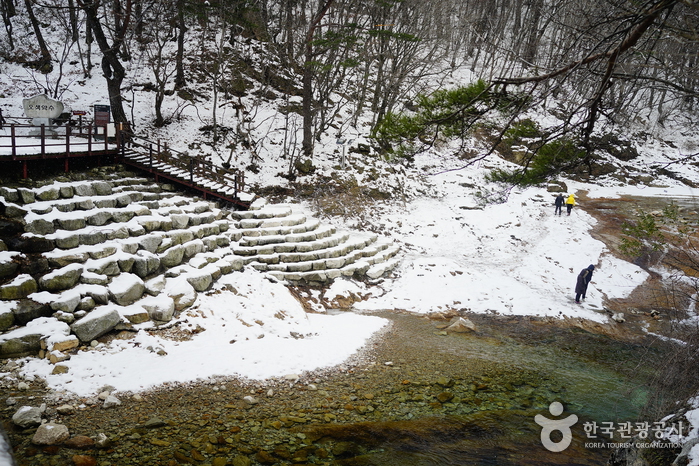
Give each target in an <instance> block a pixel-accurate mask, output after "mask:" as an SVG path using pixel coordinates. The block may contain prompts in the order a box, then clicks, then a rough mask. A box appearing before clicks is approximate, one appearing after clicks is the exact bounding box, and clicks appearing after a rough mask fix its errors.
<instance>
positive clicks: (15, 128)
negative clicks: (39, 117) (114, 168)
mask: <svg viewBox="0 0 699 466" xmlns="http://www.w3.org/2000/svg"><path fill="white" fill-rule="evenodd" d="M107 128H108V127H107V125H94V124H91V123H90V124H87V125H77V126H76V125H63V126H47V125H31V124H16V123H11V124H9V125H5V126H4V127H3V130H2V131H0V149H2V148H9V149H10V154H5V155H10V156H11V157H12V158H13V159H14V158H15V157H17V156H18V155H23V156H25V157H31V156H37V157H42V158H43V157H46V156H47V155H50V154H51V153H62V152H65V153H66V154H69V153H70V152H71V150H75V149H76V147H80V146H87V150H86V152H88V153H89V154H91V153H92V152H93V150H94V151H98V150H99V151H103V150H104V151H108V150H109V144H110V142H109V137H107V131H108V129H107ZM7 129H9V134H7ZM74 129H77V130H78V131H77V132H75V131H74ZM100 130H101V134H100ZM32 131H34V132H35V134H31V133H32ZM59 131H60V134H58V133H59ZM25 133H26V134H25ZM96 136H100V137H103V138H104V140H103V141H101V140H99V141H98V140H97V139H96ZM74 137H78V138H85V141H84V142H81V141H80V140H78V141H76V140H75V139H72V138H74ZM7 139H9V144H4V141H5V140H7ZM24 139H28V141H25V140H24ZM35 139H36V141H35ZM118 139H119V138H117V143H118ZM32 147H34V148H38V149H39V150H38V153H37V152H33V153H32V154H18V149H23V148H32ZM52 147H57V148H59V149H58V151H47V148H52ZM19 152H21V150H20V151H19ZM2 156H3V154H1V153H0V158H1V157H2Z"/></svg>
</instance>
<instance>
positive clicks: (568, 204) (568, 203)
mask: <svg viewBox="0 0 699 466" xmlns="http://www.w3.org/2000/svg"><path fill="white" fill-rule="evenodd" d="M574 205H575V194H571V195H570V196H568V199H566V209H567V210H568V215H570V211H571V210H573V206H574Z"/></svg>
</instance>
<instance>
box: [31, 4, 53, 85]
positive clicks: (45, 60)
mask: <svg viewBox="0 0 699 466" xmlns="http://www.w3.org/2000/svg"><path fill="white" fill-rule="evenodd" d="M24 4H25V6H26V7H27V14H28V15H29V20H30V21H31V23H32V28H33V29H34V35H36V41H37V43H38V44H39V50H40V51H41V59H39V60H38V61H37V68H38V69H39V70H40V71H41V72H42V73H48V72H50V71H51V52H49V48H48V47H47V46H46V42H45V41H44V36H43V35H42V34H41V28H40V27H39V21H38V20H37V19H36V16H34V10H33V9H32V3H31V1H30V0H24Z"/></svg>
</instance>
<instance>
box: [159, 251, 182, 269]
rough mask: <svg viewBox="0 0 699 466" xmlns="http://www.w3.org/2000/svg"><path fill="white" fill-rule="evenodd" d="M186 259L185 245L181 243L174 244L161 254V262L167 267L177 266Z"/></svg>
mask: <svg viewBox="0 0 699 466" xmlns="http://www.w3.org/2000/svg"><path fill="white" fill-rule="evenodd" d="M183 259H184V247H182V246H181V245H177V246H173V247H171V248H170V249H168V250H167V251H165V253H164V254H162V255H160V263H161V264H162V265H163V266H165V267H168V268H169V267H175V266H176V265H180V264H181V263H182V260H183Z"/></svg>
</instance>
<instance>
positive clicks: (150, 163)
mask: <svg viewBox="0 0 699 466" xmlns="http://www.w3.org/2000/svg"><path fill="white" fill-rule="evenodd" d="M148 166H149V167H150V168H151V169H152V168H153V143H152V142H150V143H148ZM155 182H156V183H157V182H158V179H157V178H156V180H155Z"/></svg>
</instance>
